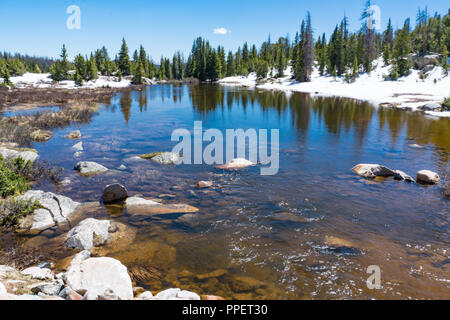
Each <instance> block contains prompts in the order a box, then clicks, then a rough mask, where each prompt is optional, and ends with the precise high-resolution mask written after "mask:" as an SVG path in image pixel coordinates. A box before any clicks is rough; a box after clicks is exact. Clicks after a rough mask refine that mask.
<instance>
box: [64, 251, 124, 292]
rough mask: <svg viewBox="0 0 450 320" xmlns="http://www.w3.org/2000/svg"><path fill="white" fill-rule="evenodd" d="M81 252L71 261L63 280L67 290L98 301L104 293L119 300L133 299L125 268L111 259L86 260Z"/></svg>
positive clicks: (88, 254) (85, 254)
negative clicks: (111, 294)
mask: <svg viewBox="0 0 450 320" xmlns="http://www.w3.org/2000/svg"><path fill="white" fill-rule="evenodd" d="M89 256H90V253H89V252H87V251H83V252H81V253H80V254H78V255H77V256H75V258H74V259H73V260H72V262H71V264H70V267H69V269H68V271H67V272H66V273H65V274H64V280H65V282H66V284H67V286H68V287H69V288H71V289H72V290H74V291H76V292H78V293H81V292H83V293H85V294H86V293H87V294H88V297H91V298H92V297H95V299H98V298H99V297H102V296H104V295H105V292H106V293H108V295H109V294H110V293H113V294H114V295H115V296H117V298H118V299H120V300H131V299H132V298H133V286H132V283H131V278H130V276H129V275H128V272H127V268H126V267H125V266H124V265H123V264H122V263H120V261H118V260H116V259H113V258H88V257H89Z"/></svg>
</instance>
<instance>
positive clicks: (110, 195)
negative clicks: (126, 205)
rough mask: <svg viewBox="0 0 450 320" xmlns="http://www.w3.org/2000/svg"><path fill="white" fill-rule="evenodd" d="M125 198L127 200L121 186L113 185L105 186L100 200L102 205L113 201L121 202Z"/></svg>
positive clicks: (126, 195) (126, 192)
mask: <svg viewBox="0 0 450 320" xmlns="http://www.w3.org/2000/svg"><path fill="white" fill-rule="evenodd" d="M126 198H128V191H127V189H126V188H125V187H124V186H123V185H121V184H119V183H115V184H110V185H109V186H106V188H105V190H104V191H103V197H102V200H103V202H104V203H110V202H113V201H118V200H123V199H126Z"/></svg>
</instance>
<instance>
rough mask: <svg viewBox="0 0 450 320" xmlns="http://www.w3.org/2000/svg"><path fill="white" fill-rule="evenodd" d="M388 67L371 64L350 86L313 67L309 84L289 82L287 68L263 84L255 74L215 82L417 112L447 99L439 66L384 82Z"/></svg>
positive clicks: (449, 80) (447, 84)
mask: <svg viewBox="0 0 450 320" xmlns="http://www.w3.org/2000/svg"><path fill="white" fill-rule="evenodd" d="M390 68H391V66H387V67H385V66H384V63H383V59H382V58H380V59H378V60H376V61H375V62H374V70H373V71H372V72H371V73H370V74H367V73H365V74H362V75H361V76H360V77H358V78H357V79H356V81H355V82H353V83H346V82H345V80H344V78H343V77H338V78H336V79H334V78H333V77H331V76H320V74H319V71H318V69H317V68H314V71H313V74H312V79H311V82H303V83H299V82H295V81H292V80H291V78H292V71H291V68H290V67H289V68H287V69H286V71H285V75H286V77H284V78H279V79H265V83H264V84H261V85H258V84H257V81H256V75H255V74H254V73H252V74H250V75H249V76H248V77H228V78H224V79H221V80H219V83H220V84H222V85H241V86H246V87H257V88H260V89H268V90H282V91H286V92H304V93H310V94H313V95H320V96H340V97H346V98H353V99H358V100H364V101H369V102H371V103H373V104H375V105H380V104H384V103H387V104H391V105H392V106H394V107H397V108H402V109H408V110H417V108H418V107H420V106H423V105H425V104H428V103H439V104H441V103H442V101H443V100H444V99H445V98H446V97H449V96H450V76H445V75H444V72H443V69H442V68H441V67H435V68H434V69H433V70H431V71H430V72H428V73H427V78H426V79H424V80H421V79H420V76H419V71H417V70H412V72H411V74H410V75H409V76H407V77H403V78H400V79H399V80H398V81H385V80H384V77H385V76H387V75H388V74H389V73H390ZM426 113H427V114H430V115H433V116H440V117H449V116H450V115H449V114H450V112H436V111H427V112H426Z"/></svg>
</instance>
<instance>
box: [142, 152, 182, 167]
mask: <svg viewBox="0 0 450 320" xmlns="http://www.w3.org/2000/svg"><path fill="white" fill-rule="evenodd" d="M140 157H141V158H142V159H150V160H152V161H153V162H156V163H159V164H165V165H169V164H179V163H180V162H181V161H182V157H180V155H179V154H176V153H173V152H156V153H150V154H145V155H141V156H140Z"/></svg>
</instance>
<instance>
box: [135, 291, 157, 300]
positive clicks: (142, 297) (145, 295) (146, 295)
mask: <svg viewBox="0 0 450 320" xmlns="http://www.w3.org/2000/svg"><path fill="white" fill-rule="evenodd" d="M137 299H138V300H153V294H152V293H151V292H150V291H145V292H143V293H141V294H140V295H139V296H138V297H137Z"/></svg>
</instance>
